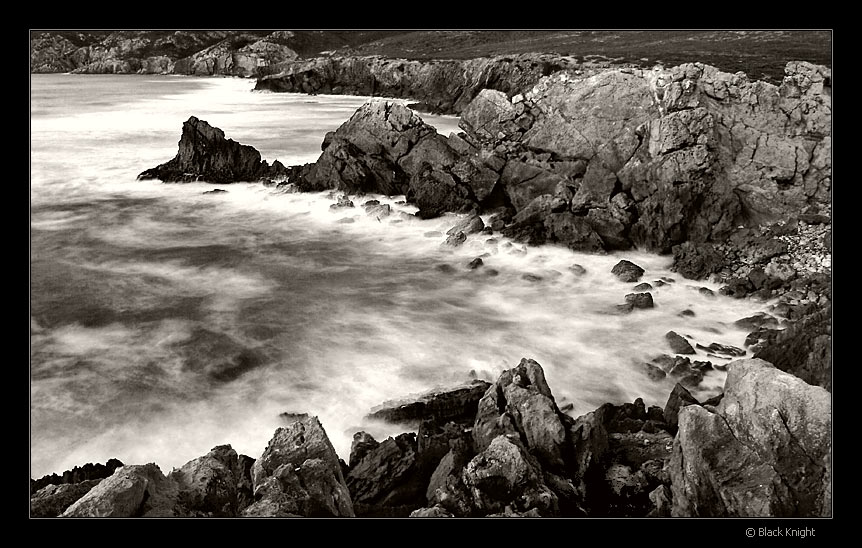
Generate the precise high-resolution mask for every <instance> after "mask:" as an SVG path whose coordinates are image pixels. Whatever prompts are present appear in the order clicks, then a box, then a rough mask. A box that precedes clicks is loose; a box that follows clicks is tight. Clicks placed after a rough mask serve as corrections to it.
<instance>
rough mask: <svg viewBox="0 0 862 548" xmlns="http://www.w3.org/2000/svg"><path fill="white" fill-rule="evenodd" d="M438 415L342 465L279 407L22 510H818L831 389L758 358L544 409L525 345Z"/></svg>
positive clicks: (826, 471)
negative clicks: (464, 402) (281, 415)
mask: <svg viewBox="0 0 862 548" xmlns="http://www.w3.org/2000/svg"><path fill="white" fill-rule="evenodd" d="M681 359H684V360H687V358H681ZM405 409H410V408H409V407H408V408H405ZM414 410H415V409H414ZM467 415H470V413H467ZM410 416H415V415H413V414H411V415H410ZM442 417H443V415H433V414H431V415H428V416H426V417H424V420H422V421H421V423H420V426H419V434H418V436H417V434H415V433H406V434H401V435H399V436H396V437H390V438H388V439H386V440H384V441H383V442H381V443H378V442H377V441H376V440H374V439H373V438H372V437H371V436H370V435H368V434H367V433H364V432H359V433H357V435H356V436H355V437H354V444H353V447H352V449H351V458H350V465H349V466H348V465H346V464H344V463H343V462H341V461H340V460H339V459H338V457H337V455H335V452H334V451H333V450H332V445H331V444H330V442H329V439H328V438H327V436H326V432H325V431H324V430H323V427H322V425H321V424H320V422H319V421H318V420H317V418H316V417H309V416H308V415H291V417H290V419H291V421H292V422H291V423H290V425H289V426H288V427H286V428H279V429H278V430H277V431H276V432H275V435H274V436H273V438H272V440H271V441H270V443H269V445H268V446H267V448H266V450H265V451H264V452H263V454H262V455H261V457H260V458H259V459H257V460H252V459H250V458H248V457H245V456H243V455H240V456H237V454H236V453H235V452H234V451H233V450H232V449H231V448H230V446H219V447H216V448H214V449H213V450H212V451H211V452H210V453H209V454H207V455H205V456H203V457H200V458H198V459H194V460H192V461H190V462H189V463H187V464H186V465H184V466H183V467H181V468H180V469H175V470H174V471H173V472H172V473H171V474H169V475H168V476H167V477H165V476H164V475H163V474H162V473H161V471H160V470H159V469H158V467H157V466H155V465H154V464H148V465H144V466H123V467H120V468H118V469H117V470H116V471H115V472H114V474H113V475H112V476H110V477H109V478H107V479H104V480H101V481H99V480H88V481H85V482H81V483H77V484H69V485H61V486H57V485H49V486H48V487H45V488H44V489H42V490H41V491H39V492H37V493H34V494H33V496H32V498H31V515H32V516H34V517H37V516H57V515H61V516H73V517H84V516H117V517H138V516H141V517H143V516H146V517H169V516H174V517H203V516H213V517H230V516H251V517H291V516H296V517H301V516H305V517H335V516H353V515H357V516H368V517H406V516H415V517H420V516H424V517H431V516H440V517H442V516H461V517H484V516H488V517H490V516H507V517H509V516H511V517H514V516H533V517H542V516H547V517H554V516H562V517H575V516H586V517H600V516H601V517H646V516H662V517H668V516H745V517H755V516H758V517H764V516H774V517H779V516H780V517H815V516H829V515H830V512H831V396H830V395H829V393H828V392H826V391H825V390H823V389H822V388H819V387H812V386H810V385H808V384H806V383H804V382H803V381H802V380H800V379H798V378H797V377H794V376H792V375H790V374H787V373H784V372H781V371H779V370H778V369H776V368H774V367H772V366H771V365H770V364H768V363H767V362H764V361H762V360H757V359H752V360H740V361H736V362H732V363H731V365H730V367H729V372H728V377H727V382H726V384H725V390H724V392H723V393H722V394H719V395H718V396H716V397H714V398H710V399H709V400H706V401H704V402H702V403H700V402H698V401H697V400H696V399H695V398H694V397H693V396H692V395H691V394H690V393H689V392H688V391H687V390H686V389H685V388H684V387H683V386H682V385H680V384H677V385H676V387H675V388H674V390H673V392H672V393H671V394H670V396H669V398H668V401H667V404H666V406H665V408H664V409H662V408H659V407H649V408H647V407H646V405H645V404H644V402H643V400H641V399H637V400H635V402H633V403H625V404H622V405H614V404H610V403H608V404H604V405H602V406H601V407H599V408H598V409H596V410H595V411H593V412H591V413H587V414H586V415H583V416H581V417H579V418H577V419H573V418H571V417H569V416H568V415H566V414H564V413H562V412H560V410H559V409H558V408H557V406H556V403H555V400H554V397H553V394H552V393H551V390H550V387H549V386H548V384H547V382H546V380H545V375H544V371H543V369H542V367H541V366H540V365H539V364H538V363H536V362H535V361H533V360H528V359H526V358H525V359H523V360H522V361H521V362H520V363H519V364H518V365H517V366H516V367H514V368H512V369H510V370H507V371H504V372H503V373H502V374H501V375H500V377H499V379H498V380H497V382H495V383H494V384H493V385H490V386H488V387H487V390H486V391H485V393H484V395H483V396H482V399H481V401H480V402H479V405H478V409H476V410H474V411H473V412H472V421H471V420H468V418H467V417H465V416H464V414H462V415H459V416H458V419H457V421H451V420H449V421H446V419H444V418H442ZM450 417H451V415H450ZM674 434H676V436H674ZM73 499H77V500H73Z"/></svg>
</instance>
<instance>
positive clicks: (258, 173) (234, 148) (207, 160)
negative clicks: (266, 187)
mask: <svg viewBox="0 0 862 548" xmlns="http://www.w3.org/2000/svg"><path fill="white" fill-rule="evenodd" d="M285 173H286V172H285V168H284V166H283V165H282V164H281V163H280V162H278V161H277V160H276V161H275V162H274V163H273V165H272V166H270V165H269V164H268V163H267V162H266V161H265V160H263V161H262V160H261V158H260V152H258V151H257V150H256V149H255V148H254V147H251V146H248V145H241V144H239V143H237V142H236V141H234V140H233V139H226V138H225V135H224V131H222V130H221V129H219V128H215V127H212V126H211V125H209V124H208V123H207V122H205V121H203V120H199V119H198V118H196V117H195V116H191V117H189V119H188V120H187V121H185V122H184V123H183V131H182V136H181V137H180V142H179V151H178V152H177V155H176V156H175V157H174V158H173V159H172V160H170V161H168V162H166V163H164V164H161V165H159V166H157V167H154V168H152V169H148V170H146V171H144V172H142V173H141V174H140V175H138V179H159V180H161V181H163V182H166V183H175V182H189V181H206V182H210V183H218V184H227V183H235V182H240V181H248V182H253V181H260V180H266V179H274V178H280V177H283V176H284V175H285Z"/></svg>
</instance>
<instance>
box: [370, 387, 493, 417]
mask: <svg viewBox="0 0 862 548" xmlns="http://www.w3.org/2000/svg"><path fill="white" fill-rule="evenodd" d="M490 386H491V383H489V382H487V381H483V380H480V379H475V380H473V381H471V382H469V383H467V384H464V385H459V386H454V387H451V388H447V389H441V390H434V391H431V392H429V393H426V394H423V395H421V396H420V397H419V398H417V399H415V400H412V401H400V402H393V403H385V404H383V405H382V406H380V408H379V409H375V410H374V411H372V412H371V413H369V414H368V415H367V416H366V419H371V420H383V421H387V422H391V423H400V424H412V425H418V423H419V422H420V421H421V420H423V419H429V418H433V419H434V420H435V421H436V422H438V423H440V424H443V423H445V422H447V421H460V420H464V419H467V418H468V417H469V418H470V420H471V422H472V417H475V415H476V410H477V408H478V405H479V400H481V399H482V396H483V395H484V394H485V392H486V391H487V390H488V388H489V387H490Z"/></svg>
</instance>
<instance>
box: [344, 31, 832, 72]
mask: <svg viewBox="0 0 862 548" xmlns="http://www.w3.org/2000/svg"><path fill="white" fill-rule="evenodd" d="M357 49H358V52H359V53H365V54H379V55H384V56H392V57H408V58H414V59H430V58H438V59H440V58H454V59H466V58H472V57H483V56H489V55H498V54H507V53H512V54H514V53H527V52H543V53H559V54H563V55H571V56H573V57H578V58H580V59H585V58H586V59H595V60H598V61H601V60H603V59H602V58H606V59H610V60H613V61H614V62H619V63H632V64H637V65H643V66H653V65H654V64H655V63H663V64H664V65H665V66H673V65H678V64H680V63H686V62H693V61H700V62H703V63H707V64H711V65H714V66H716V67H718V68H721V69H722V70H725V71H728V72H736V71H743V72H745V73H746V74H748V76H749V77H751V78H757V79H768V80H780V78H781V77H782V76H783V74H784V65H785V64H786V63H787V61H811V62H813V63H817V64H823V65H827V66H831V65H832V32H831V31H828V30H826V31H808V30H797V31H715V30H708V31H682V30H665V31H661V30H640V31H631V30H623V31H562V30H561V31H416V32H411V33H409V34H407V35H402V36H394V37H388V38H385V39H381V40H377V41H374V42H370V43H367V44H364V45H362V46H361V47H359V48H357ZM590 56H598V58H592V57H590Z"/></svg>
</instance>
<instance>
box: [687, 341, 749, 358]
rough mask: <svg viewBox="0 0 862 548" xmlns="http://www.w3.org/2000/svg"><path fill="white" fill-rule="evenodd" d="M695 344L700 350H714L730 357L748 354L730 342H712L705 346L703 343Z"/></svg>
mask: <svg viewBox="0 0 862 548" xmlns="http://www.w3.org/2000/svg"><path fill="white" fill-rule="evenodd" d="M695 346H697V348H698V349H699V350H705V351H707V352H713V353H715V354H717V355H719V356H726V357H730V358H738V357H740V356H745V354H746V352H745V350H743V349H741V348H737V347H735V346H730V345H728V344H719V343H710V345H709V346H703V345H702V344H696V345H695Z"/></svg>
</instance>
